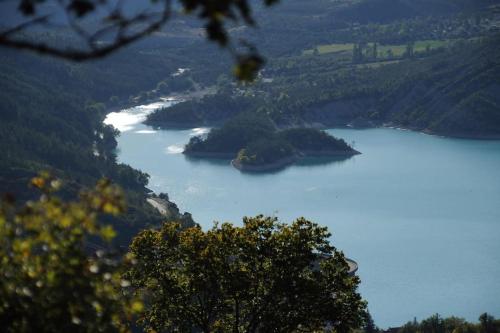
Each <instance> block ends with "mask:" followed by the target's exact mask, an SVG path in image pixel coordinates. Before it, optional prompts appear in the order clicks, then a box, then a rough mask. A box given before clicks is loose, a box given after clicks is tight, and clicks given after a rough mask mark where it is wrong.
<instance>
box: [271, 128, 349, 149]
mask: <svg viewBox="0 0 500 333" xmlns="http://www.w3.org/2000/svg"><path fill="white" fill-rule="evenodd" d="M278 134H279V136H280V137H282V138H283V139H284V140H286V141H287V142H288V143H290V144H291V145H292V146H293V147H294V148H295V149H297V150H299V151H305V152H307V151H316V152H321V151H337V152H351V151H352V148H351V147H350V146H349V145H348V144H347V143H346V142H345V141H344V140H343V139H337V138H335V137H333V136H331V135H329V134H328V133H326V132H324V131H320V130H316V129H312V128H291V129H287V130H283V131H280V132H279V133H278Z"/></svg>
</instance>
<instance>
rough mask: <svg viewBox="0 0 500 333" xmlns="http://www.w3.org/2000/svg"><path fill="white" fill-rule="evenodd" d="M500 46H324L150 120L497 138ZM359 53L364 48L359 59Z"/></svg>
mask: <svg viewBox="0 0 500 333" xmlns="http://www.w3.org/2000/svg"><path fill="white" fill-rule="evenodd" d="M499 41H500V38H499V37H498V36H491V37H484V38H480V39H469V40H454V41H447V42H436V41H432V40H428V41H419V42H415V43H412V44H408V45H381V44H376V43H366V44H364V45H361V46H359V45H360V44H357V43H352V44H332V45H325V46H322V47H320V48H319V51H318V48H316V49H315V50H316V51H314V52H308V51H307V50H306V51H304V53H303V54H302V55H300V56H288V57H280V58H276V59H273V61H271V62H270V64H268V66H267V68H266V69H265V70H264V71H263V73H262V76H261V77H260V80H259V81H258V82H257V83H256V84H255V85H253V86H251V87H247V88H246V89H245V90H244V91H243V90H241V89H240V88H238V87H231V85H230V84H229V83H227V82H224V81H219V84H220V89H219V94H218V95H215V96H210V97H207V98H205V99H203V100H201V101H190V102H186V103H181V104H178V105H176V106H174V107H172V108H169V109H166V110H163V111H158V112H156V113H154V114H152V115H151V116H150V117H149V119H148V122H149V123H151V124H154V125H159V126H161V125H168V124H175V123H183V124H187V123H190V122H191V121H192V120H194V122H193V123H192V124H196V125H199V124H208V125H216V124H218V123H220V122H222V121H224V120H225V119H228V117H231V116H232V115H234V114H237V113H239V112H244V111H255V112H258V113H265V114H268V115H269V116H270V117H271V118H273V120H274V121H275V122H276V123H277V124H278V125H280V126H290V125H294V126H297V125H304V124H307V125H315V126H323V127H339V126H340V127H343V126H353V127H373V126H383V125H390V126H400V127H405V128H410V129H415V130H421V131H428V132H431V133H437V134H442V135H449V136H459V137H477V138H488V137H498V136H499V135H500V118H499V117H500V115H499V110H500V108H499V105H500V101H499V100H498V96H499V94H498V93H499V87H500V85H499V77H500V63H499V60H498V59H500V42H499ZM356 48H361V49H362V51H359V56H358V58H356V53H355V52H356ZM374 52H375V54H374ZM227 101H231V102H227ZM236 101H237V102H236ZM228 103H229V104H228Z"/></svg>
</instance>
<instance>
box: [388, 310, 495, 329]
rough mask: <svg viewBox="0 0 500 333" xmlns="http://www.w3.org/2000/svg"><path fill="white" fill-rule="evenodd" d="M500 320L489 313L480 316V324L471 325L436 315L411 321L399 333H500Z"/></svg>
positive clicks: (457, 319)
mask: <svg viewBox="0 0 500 333" xmlns="http://www.w3.org/2000/svg"><path fill="white" fill-rule="evenodd" d="M499 332H500V320H495V318H494V317H493V316H491V315H489V314H487V313H483V314H482V315H481V316H479V324H474V323H469V322H467V321H465V320H464V319H462V318H457V317H448V318H443V317H441V316H440V315H439V314H435V315H432V316H430V317H429V318H426V319H424V320H422V321H421V322H417V320H416V319H415V320H413V321H410V322H408V323H406V324H405V325H404V326H403V327H401V328H400V329H399V331H398V333H499Z"/></svg>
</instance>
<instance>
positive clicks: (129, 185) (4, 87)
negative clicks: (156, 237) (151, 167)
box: [0, 45, 216, 242]
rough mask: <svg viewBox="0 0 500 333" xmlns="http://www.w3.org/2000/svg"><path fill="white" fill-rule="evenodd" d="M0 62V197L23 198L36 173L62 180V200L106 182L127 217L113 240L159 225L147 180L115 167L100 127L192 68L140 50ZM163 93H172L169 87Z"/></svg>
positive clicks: (112, 133) (4, 56) (108, 137)
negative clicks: (79, 59) (88, 59)
mask: <svg viewBox="0 0 500 333" xmlns="http://www.w3.org/2000/svg"><path fill="white" fill-rule="evenodd" d="M142 46H144V45H142ZM167 46H168V45H163V46H162V47H167ZM151 47H152V46H151V45H150V46H149V50H151ZM177 50H179V49H177ZM0 59H1V61H0V101H1V102H0V149H1V151H2V158H1V159H0V188H1V189H2V192H4V193H5V192H9V193H12V194H14V195H15V197H16V198H18V199H26V198H27V197H29V193H32V191H28V188H27V184H28V182H29V179H30V178H31V177H33V176H34V175H35V174H36V173H38V172H39V171H41V170H48V171H50V172H52V173H53V174H54V175H56V176H57V177H61V178H62V179H63V180H64V181H65V182H66V183H67V184H66V186H65V187H64V189H65V191H66V193H65V195H67V196H73V195H75V194H76V193H77V192H78V190H80V189H81V187H82V186H92V185H93V184H95V182H96V181H97V180H98V179H100V178H102V177H107V178H110V179H111V180H113V181H114V182H116V183H118V184H119V185H121V186H122V187H123V188H124V189H125V190H126V192H127V196H128V202H129V214H126V215H123V216H122V217H121V218H120V220H119V221H118V220H117V221H115V222H116V224H117V228H118V230H119V231H120V233H119V236H121V238H119V239H118V241H119V242H122V241H126V240H127V239H130V237H131V236H132V235H134V234H135V233H136V232H137V231H138V230H141V229H143V228H144V227H145V226H147V225H153V224H156V223H158V222H160V221H161V217H160V216H159V214H158V213H157V212H156V211H155V209H153V208H152V207H150V205H148V204H147V203H146V200H145V199H146V193H148V192H149V190H148V189H147V188H146V186H147V184H148V178H149V176H148V175H147V174H144V173H142V172H140V171H138V170H135V169H133V168H131V167H130V166H128V165H124V164H119V163H117V162H116V152H115V149H116V139H115V137H116V135H118V132H116V130H115V129H113V128H112V127H110V126H106V125H104V124H103V123H102V121H103V119H104V117H105V114H106V111H107V109H108V108H110V107H115V106H118V105H127V104H129V103H134V101H135V100H140V99H141V98H148V94H146V93H145V92H146V91H148V92H151V91H154V90H155V88H156V86H157V83H158V82H164V84H163V85H164V86H166V84H167V83H168V82H170V81H172V79H173V77H172V73H175V72H176V71H177V68H178V66H185V67H187V66H191V63H190V61H189V59H187V60H183V58H182V57H179V56H178V55H177V54H176V53H175V52H170V54H169V56H158V55H152V54H147V53H144V52H142V51H141V48H140V47H136V48H135V49H130V50H127V51H126V52H125V53H122V54H117V55H116V56H113V57H111V58H106V59H104V60H102V61H99V62H94V63H84V64H77V63H70V62H62V61H60V60H57V59H51V58H44V57H39V56H36V55H33V54H27V53H22V52H14V51H7V50H2V52H1V53H0ZM214 68H216V66H214ZM205 73H207V72H206V71H205V72H203V71H201V70H200V71H198V72H197V74H198V76H197V77H196V78H195V80H198V82H199V83H197V84H198V85H203V78H205V79H206V80H208V79H209V77H210V75H211V74H210V73H208V74H205ZM188 81H189V82H190V84H191V83H192V82H194V80H193V79H191V78H189V79H188ZM164 90H168V91H175V85H173V84H172V85H171V86H170V87H164ZM150 94H151V93H150ZM121 223H126V226H127V227H124V226H123V225H120V224H121Z"/></svg>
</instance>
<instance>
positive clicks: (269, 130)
mask: <svg viewBox="0 0 500 333" xmlns="http://www.w3.org/2000/svg"><path fill="white" fill-rule="evenodd" d="M184 154H186V155H188V156H193V157H200V158H228V159H232V162H231V164H232V165H233V166H234V167H235V168H237V169H239V170H241V171H252V172H265V171H273V170H277V169H281V168H284V167H286V166H288V165H290V164H293V163H294V162H296V161H297V160H298V159H300V158H303V157H305V156H317V157H327V156H335V157H341V158H344V157H345V158H349V157H351V156H354V155H357V154H360V152H358V151H356V150H355V149H353V148H352V147H351V146H350V145H349V144H347V143H346V142H345V141H344V140H342V139H338V138H335V137H333V136H331V135H329V134H327V133H326V132H324V131H321V130H318V129H314V128H291V129H283V130H279V129H278V128H277V127H276V126H275V125H274V123H273V122H272V121H271V119H269V118H268V117H267V116H265V115H261V114H255V113H242V114H239V115H238V116H236V117H234V118H232V119H231V120H229V121H227V122H226V123H225V124H224V125H223V126H222V127H220V128H215V129H212V130H211V131H210V133H208V135H207V136H206V138H204V137H201V136H196V137H193V138H191V140H190V141H189V143H188V144H187V145H186V147H185V149H184Z"/></svg>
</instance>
